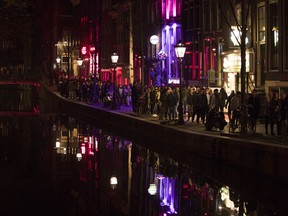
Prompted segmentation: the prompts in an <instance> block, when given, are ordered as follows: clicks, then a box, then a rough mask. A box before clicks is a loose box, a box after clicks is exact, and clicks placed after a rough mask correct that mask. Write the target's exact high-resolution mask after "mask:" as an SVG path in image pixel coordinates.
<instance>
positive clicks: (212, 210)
mask: <svg viewBox="0 0 288 216" xmlns="http://www.w3.org/2000/svg"><path fill="white" fill-rule="evenodd" d="M6 89H7V88H5V91H6ZM27 91H30V92H29V93H26V94H25V95H26V96H25V97H26V99H25V109H23V108H22V107H23V106H18V105H17V103H20V102H21V101H22V100H21V97H23V94H22V93H21V92H23V89H21V90H20V91H14V90H13V93H11V91H10V97H9V98H10V99H9V98H8V97H4V96H3V97H1V104H2V103H5V106H0V107H1V108H2V107H4V108H2V110H0V111H1V114H2V115H1V116H0V123H1V133H0V139H1V146H0V147H1V159H0V162H1V164H0V168H1V173H2V175H1V179H0V181H1V182H0V183H1V184H0V185H1V192H2V193H1V199H0V201H1V205H0V211H1V215H19V214H22V215H56V214H57V215H58V214H62V215H107V216H108V215H115V216H116V215H117V216H118V215H119V216H120V215H131V216H142V215H143V216H154V215H155V216H156V215H160V216H162V215H163V216H164V215H191V216H194V215H195V216H198V215H199V216H200V215H215V216H216V215H285V213H286V210H285V207H283V206H285V193H284V192H285V190H283V188H287V187H286V183H283V182H275V181H274V180H273V179H269V178H267V177H266V176H261V175H257V174H256V173H249V172H247V171H246V170H241V168H240V167H237V168H235V167H234V166H231V165H229V164H225V163H223V164H222V163H218V164H217V165H215V164H214V163H215V161H209V160H207V159H206V158H205V159H203V158H201V157H197V156H195V155H193V156H191V158H190V159H189V160H187V159H185V160H184V159H182V158H181V154H179V153H178V152H177V149H175V156H173V155H171V154H168V153H167V151H166V149H165V148H163V145H161V144H160V143H159V141H157V142H156V141H155V140H153V139H150V138H147V137H145V136H143V137H138V138H137V141H135V140H129V138H127V137H126V135H124V134H125V133H124V134H117V133H115V131H114V130H110V129H109V128H105V127H101V126H99V124H97V122H94V121H91V120H89V119H87V117H85V118H84V117H83V116H81V114H79V115H77V116H71V115H69V114H67V113H65V112H62V111H61V112H59V110H57V109H55V107H53V106H52V105H51V104H50V103H49V101H46V100H45V99H43V98H40V100H36V99H35V95H37V88H36V89H34V88H32V89H30V90H29V89H28V90H27V89H25V92H27ZM11 94H12V95H11ZM1 95H2V94H1ZM21 95H22V96H21ZM19 97H20V100H19ZM3 98H4V99H3ZM11 98H16V99H17V100H16V99H13V100H11ZM36 98H37V97H36ZM15 101H16V102H15ZM21 103H22V102H21ZM9 104H10V105H9ZM11 104H12V105H11ZM9 107H13V109H12V110H9V109H8V108H9ZM15 107H17V108H15ZM35 107H37V109H35ZM38 108H39V109H38ZM207 173H208V174H207ZM283 193H284V194H283ZM2 213H3V214H2Z"/></svg>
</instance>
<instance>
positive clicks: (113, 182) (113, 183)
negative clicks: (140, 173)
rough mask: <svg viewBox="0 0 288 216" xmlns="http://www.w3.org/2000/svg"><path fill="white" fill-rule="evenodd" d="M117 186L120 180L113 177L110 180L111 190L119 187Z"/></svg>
mask: <svg viewBox="0 0 288 216" xmlns="http://www.w3.org/2000/svg"><path fill="white" fill-rule="evenodd" d="M117 184H118V179H117V177H116V176H112V177H111V178H110V186H111V188H112V189H115V188H116V186H117Z"/></svg>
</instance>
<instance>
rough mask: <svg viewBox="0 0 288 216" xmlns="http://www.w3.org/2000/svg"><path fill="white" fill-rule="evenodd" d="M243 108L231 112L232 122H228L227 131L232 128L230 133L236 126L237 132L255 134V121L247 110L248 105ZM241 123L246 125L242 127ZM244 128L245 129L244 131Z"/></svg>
mask: <svg viewBox="0 0 288 216" xmlns="http://www.w3.org/2000/svg"><path fill="white" fill-rule="evenodd" d="M244 108H245V109H243V108H241V107H240V108H238V109H236V110H234V111H233V112H232V119H233V122H230V125H229V133H230V132H231V131H230V130H231V129H232V133H234V132H235V130H236V129H237V128H238V129H239V132H241V133H247V134H251V135H252V134H255V131H256V122H255V119H254V118H253V117H251V115H250V114H249V112H248V106H245V107H244ZM243 125H246V127H245V128H242V126H243ZM244 130H245V131H244Z"/></svg>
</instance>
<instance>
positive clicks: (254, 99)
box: [247, 89, 260, 125]
mask: <svg viewBox="0 0 288 216" xmlns="http://www.w3.org/2000/svg"><path fill="white" fill-rule="evenodd" d="M247 106H248V114H249V115H250V117H251V118H252V119H253V121H254V124H255V125H256V123H257V119H258V115H259V112H260V99H259V97H258V95H257V91H256V89H254V90H253V91H252V94H251V96H250V97H249V98H248V101H247Z"/></svg>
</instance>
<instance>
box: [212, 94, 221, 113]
mask: <svg viewBox="0 0 288 216" xmlns="http://www.w3.org/2000/svg"><path fill="white" fill-rule="evenodd" d="M210 109H211V110H214V111H215V112H219V110H220V95H219V93H218V89H214V91H213V94H212V95H211V99H210Z"/></svg>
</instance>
